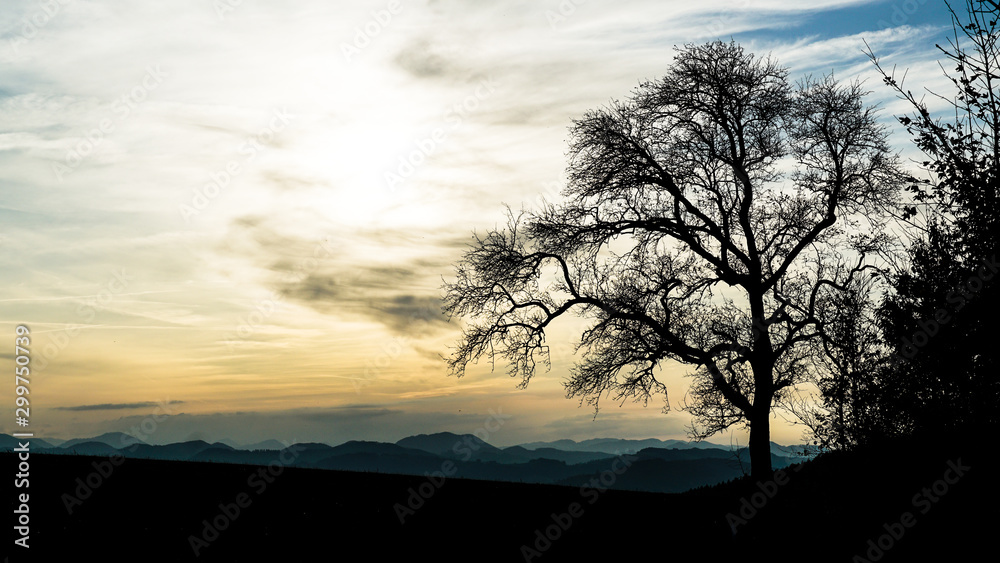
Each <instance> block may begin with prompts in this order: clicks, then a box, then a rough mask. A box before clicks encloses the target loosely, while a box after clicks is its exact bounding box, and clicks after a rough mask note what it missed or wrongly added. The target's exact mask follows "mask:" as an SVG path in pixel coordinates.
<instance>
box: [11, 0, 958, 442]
mask: <svg viewBox="0 0 1000 563" xmlns="http://www.w3.org/2000/svg"><path fill="white" fill-rule="evenodd" d="M951 31H952V28H951V21H950V16H949V14H948V13H947V10H946V8H945V6H944V4H943V3H942V2H936V1H934V0H898V1H876V2H858V1H850V0H820V1H816V2H810V3H805V2H791V1H779V0H702V1H699V2H680V1H673V0H670V1H662V0H624V1H622V0H617V1H615V2H611V1H606V0H586V1H584V0H562V1H561V2H559V1H556V0H536V1H527V0H523V1H520V0H515V1H499V0H475V1H474V0H413V1H409V0H391V1H386V0H375V1H371V2H368V1H365V2H360V1H358V2H354V1H352V2H325V1H320V0H292V1H285V2H280V3H279V2H265V1H263V0H174V1H171V2H169V3H159V2H156V3H154V2H128V1H125V0H100V1H98V0H94V1H89V0H46V1H42V2H37V1H22V0H5V2H3V4H2V5H0V77H2V81H0V192H2V195H3V199H2V201H0V261H2V262H0V287H2V288H3V290H4V291H3V294H2V295H0V331H6V332H7V334H8V336H7V337H2V336H0V361H3V362H8V363H10V364H11V365H13V362H14V337H15V334H14V332H15V328H16V327H17V326H18V325H25V326H27V327H28V328H29V329H30V331H31V334H30V337H31V342H30V354H31V358H32V364H31V368H32V369H31V383H30V393H31V394H30V406H31V418H30V430H31V431H33V432H35V435H36V437H40V438H45V437H52V438H60V439H69V438H74V437H89V436H95V435H97V434H100V433H103V432H109V431H124V432H130V433H132V434H133V435H136V436H138V437H140V438H141V439H143V440H145V441H147V442H149V443H154V444H158V443H169V442H174V441H180V440H191V439H204V440H208V441H216V440H219V439H223V438H226V439H230V440H234V441H236V442H239V443H252V442H256V441H261V440H265V439H270V438H275V439H280V440H286V441H297V442H306V441H315V442H326V443H330V444H334V445H335V444H339V443H342V442H344V441H347V440H378V441H396V440H399V439H401V438H403V437H406V436H409V435H413V434H420V433H432V432H439V431H449V432H455V433H459V434H463V433H475V432H479V435H480V436H481V437H485V438H486V439H487V441H489V442H490V443H493V444H494V445H499V446H507V445H513V444H518V443H523V442H529V441H535V440H554V439H560V438H571V439H576V440H582V439H587V438H595V437H606V436H613V437H622V438H650V437H652V438H661V439H670V438H674V439H686V437H687V427H688V425H689V424H690V422H691V419H690V416H689V415H688V414H687V413H686V412H684V411H683V410H682V409H681V406H682V403H683V399H684V395H685V392H686V390H687V386H688V383H689V381H690V380H689V379H688V378H686V377H685V375H686V374H687V373H690V371H691V366H683V365H679V364H667V365H665V366H664V368H663V372H662V377H661V380H662V381H663V382H664V383H665V384H666V385H667V387H668V394H667V397H666V399H664V397H663V396H657V397H654V398H653V399H651V400H650V402H649V404H648V405H646V406H643V405H642V404H633V403H631V402H627V403H624V404H622V405H619V404H617V403H615V404H612V403H606V404H605V406H603V407H602V409H601V411H600V412H599V413H598V414H597V416H596V417H595V414H594V411H593V409H591V408H590V407H588V406H586V405H583V406H581V405H580V404H579V402H578V400H577V399H567V398H566V397H565V391H564V389H563V387H562V381H563V379H564V378H565V376H566V374H567V373H568V369H569V367H570V366H571V365H572V363H573V361H574V356H573V344H574V343H575V342H576V340H577V338H578V337H579V330H580V329H581V328H582V327H583V326H585V324H584V323H585V319H569V320H566V321H565V322H560V323H557V324H556V325H554V326H553V327H552V331H551V332H550V333H549V334H548V340H549V344H550V345H551V347H552V369H551V371H549V372H544V371H541V372H539V373H538V374H537V375H536V376H535V377H534V378H533V379H532V381H531V383H530V384H529V385H528V386H527V388H526V389H517V388H516V384H517V383H518V381H519V380H516V379H511V378H510V377H509V376H508V375H507V374H506V369H505V368H506V366H505V365H503V364H502V363H498V364H497V366H496V369H495V370H491V369H490V365H489V363H488V362H485V363H481V364H480V365H478V366H471V367H470V369H469V370H468V373H467V374H466V376H465V377H463V378H456V377H454V376H449V375H448V372H447V367H446V364H445V362H444V360H443V359H442V356H447V355H448V354H449V348H450V347H453V346H455V344H456V343H457V341H458V338H459V336H460V334H461V326H462V322H463V321H462V320H461V319H450V320H449V319H448V318H447V317H445V316H443V315H442V314H441V297H442V291H443V290H442V285H443V283H444V282H445V281H446V280H448V279H450V277H451V276H452V275H453V274H454V264H455V262H456V261H457V260H458V259H459V258H460V257H461V255H462V253H463V251H464V250H465V249H467V248H468V245H469V243H470V242H471V241H472V235H473V233H474V232H483V231H485V230H486V229H489V228H492V227H495V226H497V225H498V224H502V223H503V222H504V205H505V204H507V205H510V206H511V207H513V208H515V209H517V208H524V209H528V210H530V209H532V208H534V206H537V205H538V202H540V201H541V199H540V198H541V197H546V198H547V199H549V200H551V201H558V198H559V191H560V189H561V188H562V186H563V185H564V183H565V177H564V170H565V168H566V149H567V139H568V132H569V127H570V125H571V124H572V122H573V120H574V119H577V118H580V117H582V115H583V114H584V113H585V112H586V111H588V110H591V109H597V108H599V107H601V106H603V105H605V104H607V103H609V102H610V101H611V100H612V99H622V98H625V97H627V96H628V94H629V92H630V91H631V90H632V89H633V88H634V87H635V86H637V85H638V84H639V82H641V81H643V80H646V79H654V78H657V77H659V76H661V75H662V74H664V72H665V70H666V69H667V68H668V66H669V65H670V63H671V60H672V58H673V56H674V55H675V50H674V48H675V46H680V45H684V44H688V43H704V42H707V41H711V40H714V39H723V40H727V41H728V40H730V39H732V40H735V41H737V42H739V43H740V44H741V45H742V46H743V47H744V48H745V49H747V50H748V51H751V52H753V53H755V54H758V55H761V56H763V55H770V56H772V57H773V58H775V59H776V60H777V61H778V62H779V63H780V64H782V65H783V66H786V67H787V68H788V69H789V72H790V77H792V78H793V79H797V78H800V77H803V76H806V75H809V74H812V75H813V76H820V75H823V74H828V73H831V72H833V73H834V76H835V77H836V78H838V79H840V80H852V79H855V78H857V79H862V80H866V82H865V85H866V87H867V89H868V90H871V94H870V95H869V96H868V97H867V98H866V101H867V102H868V103H871V104H880V105H881V107H882V111H883V113H882V117H883V119H884V121H885V122H886V123H887V124H889V125H890V126H893V127H894V129H893V133H892V141H893V143H894V146H895V148H897V149H898V150H899V151H900V152H901V153H902V154H903V155H904V156H907V157H911V158H915V155H914V152H913V148H912V146H911V143H910V142H909V140H908V138H907V136H906V134H905V132H904V131H900V130H899V127H898V126H895V124H894V122H893V119H892V116H893V115H899V114H902V113H905V112H907V110H908V108H907V106H906V105H905V104H904V103H902V102H901V101H899V100H897V99H895V97H894V95H893V93H892V92H891V91H890V90H889V89H888V88H887V87H885V86H884V85H883V84H882V83H881V81H880V80H879V78H878V76H877V75H876V73H875V69H874V67H873V65H872V64H871V62H870V61H869V60H868V58H867V56H866V55H865V53H864V51H865V41H867V44H868V45H869V46H870V47H871V48H872V49H873V50H874V52H875V53H876V54H877V55H878V56H879V58H880V59H881V61H882V63H883V66H885V67H887V68H892V67H893V66H895V67H896V68H897V69H899V70H900V72H902V71H903V70H906V72H907V74H906V80H907V84H908V85H910V84H912V85H913V88H914V89H915V90H917V89H923V88H924V87H925V86H926V87H931V88H938V91H947V86H946V84H945V83H944V82H943V81H942V77H941V69H940V68H939V66H938V63H937V60H938V58H939V55H940V53H939V52H937V51H936V50H935V48H934V44H935V43H943V42H944V41H946V38H947V36H948V34H949V32H951ZM930 101H932V102H933V100H930ZM0 398H2V399H0V400H2V402H3V403H4V404H2V405H0V412H2V413H3V414H2V416H3V420H2V422H0V431H2V432H5V433H11V432H15V431H18V430H24V429H23V428H19V427H17V426H15V424H14V396H13V393H12V386H5V388H4V390H3V391H2V393H0ZM665 400H666V401H667V403H668V404H669V407H670V409H669V412H666V413H665V412H663V407H664V401H665ZM496 420H500V421H502V424H501V425H499V429H497V426H498V425H497V424H496V423H495V421H496ZM491 421H494V422H491ZM486 428H490V429H493V430H492V431H490V430H484V429H486ZM772 439H773V440H774V441H777V442H779V443H785V444H791V443H798V442H800V441H801V439H802V427H801V426H798V425H795V424H792V423H791V422H789V421H787V420H785V419H784V418H782V417H780V416H779V417H776V418H774V419H773V420H772ZM712 440H713V441H716V442H718V443H726V444H731V443H736V444H741V445H745V444H746V440H747V437H746V433H745V432H743V431H733V432H730V433H727V434H723V435H718V436H716V437H714V438H712Z"/></svg>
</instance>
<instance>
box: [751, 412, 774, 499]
mask: <svg viewBox="0 0 1000 563" xmlns="http://www.w3.org/2000/svg"><path fill="white" fill-rule="evenodd" d="M770 412H771V409H769V408H760V407H759V406H758V405H754V413H753V415H752V416H751V418H750V476H751V477H753V478H754V479H755V480H757V481H767V480H770V479H771V476H772V473H773V471H772V469H771V424H770V423H771V421H770Z"/></svg>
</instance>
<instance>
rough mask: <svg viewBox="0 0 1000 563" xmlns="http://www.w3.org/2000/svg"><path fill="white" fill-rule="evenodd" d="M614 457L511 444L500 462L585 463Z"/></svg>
mask: <svg viewBox="0 0 1000 563" xmlns="http://www.w3.org/2000/svg"><path fill="white" fill-rule="evenodd" d="M610 457H614V456H613V454H606V453H602V452H573V451H564V450H559V449H556V448H537V449H534V450H529V449H527V448H525V447H524V446H511V447H509V448H504V449H503V458H504V459H503V461H502V463H525V462H528V461H531V460H534V459H553V460H557V461H563V462H566V463H567V464H570V465H572V464H575V463H586V462H588V461H594V460H597V459H607V458H610Z"/></svg>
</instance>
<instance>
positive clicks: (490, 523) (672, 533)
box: [0, 435, 998, 563]
mask: <svg viewBox="0 0 1000 563" xmlns="http://www.w3.org/2000/svg"><path fill="white" fill-rule="evenodd" d="M993 439H995V437H994V435H984V436H982V437H981V438H980V439H964V440H962V442H961V443H946V442H934V443H918V442H911V443H897V444H894V445H892V446H891V447H886V448H881V449H879V450H877V451H874V452H865V453H861V454H858V453H852V454H834V455H827V456H822V457H821V458H820V459H818V460H817V461H815V462H810V463H808V464H804V465H802V466H800V467H801V470H799V471H795V470H794V469H792V470H789V471H787V482H785V483H784V484H781V485H775V486H773V487H770V486H769V487H765V488H766V489H767V490H768V491H770V492H771V494H772V497H771V498H767V496H766V493H765V492H764V491H762V489H761V488H760V487H758V485H757V484H756V483H754V482H752V481H750V480H749V479H747V480H743V481H738V482H730V483H726V484H723V485H720V486H717V487H713V488H707V489H700V490H696V491H691V492H688V493H684V494H679V495H665V494H652V493H635V492H627V491H606V492H604V493H600V492H598V491H597V490H596V489H588V490H586V491H585V492H584V493H583V494H581V489H580V488H574V487H560V486H549V485H529V484H515V483H498V482H488V481H471V480H459V479H451V478H446V479H445V480H444V482H443V483H440V486H434V484H433V483H431V482H430V481H429V480H428V479H427V478H424V477H413V476H402V475H383V474H373V473H349V472H337V471H325V470H311V469H301V468H284V469H282V470H281V474H280V475H277V476H275V477H272V481H271V482H270V483H268V482H267V481H266V480H264V478H262V477H261V476H260V475H259V474H258V472H259V471H261V468H260V467H257V466H239V465H227V464H210V463H194V462H173V461H152V460H141V459H127V460H124V462H123V463H122V464H121V465H120V466H118V467H114V469H113V470H112V471H111V473H110V474H109V475H108V476H106V477H103V476H102V477H101V479H100V482H99V484H98V485H97V486H96V487H94V488H93V490H92V492H91V494H90V495H89V497H88V498H86V499H82V500H81V503H79V504H78V503H76V502H73V503H72V504H73V506H72V509H73V512H72V514H69V513H68V511H67V508H66V501H67V499H69V496H67V497H63V495H64V494H65V495H74V494H77V493H78V492H81V493H84V495H85V493H86V492H87V491H86V489H80V490H79V491H77V489H78V488H79V487H80V485H79V482H78V481H77V479H80V480H81V481H83V482H86V480H87V479H88V477H89V478H90V481H91V484H96V483H98V479H97V477H95V475H100V472H99V468H103V469H104V470H105V472H106V471H107V469H108V467H109V465H100V464H101V463H102V462H106V463H108V464H110V462H108V461H107V458H96V457H84V456H65V455H60V456H46V455H38V454H36V455H32V456H31V459H30V463H31V469H30V473H31V475H30V483H31V486H30V488H29V489H27V490H28V491H29V494H30V495H31V497H30V516H31V522H30V526H31V534H30V539H29V542H30V545H31V548H30V549H29V550H23V549H21V548H18V547H15V546H13V539H14V537H16V536H15V535H14V534H15V532H13V530H12V526H13V524H11V526H9V527H8V528H7V529H8V534H11V535H10V536H9V539H8V540H7V541H6V542H4V543H5V547H4V549H3V550H2V552H4V553H5V554H9V555H10V561H22V560H24V561H55V560H56V559H54V557H57V556H61V557H66V558H69V557H73V558H74V559H75V558H78V557H82V556H84V555H97V556H100V557H101V559H100V560H101V561H186V560H195V559H197V560H207V561H266V560H270V558H272V557H274V558H281V560H287V559H288V558H291V557H296V556H309V555H310V554H313V553H315V554H316V555H317V556H319V557H312V556H310V557H309V558H308V560H341V559H348V560H356V559H361V558H363V559H366V560H375V561H389V560H400V559H402V560H409V559H411V558H413V557H414V556H416V555H419V554H427V555H430V556H431V558H432V559H433V560H434V561H525V560H526V559H525V556H524V553H522V546H527V547H530V548H533V549H536V550H537V553H533V554H532V553H529V554H528V555H529V556H532V557H531V559H530V560H531V561H540V562H543V563H546V562H550V561H600V560H608V559H614V560H622V561H631V560H648V559H650V556H652V559H653V560H666V561H672V560H683V559H696V560H699V561H731V560H734V559H735V558H745V557H748V556H753V557H754V558H755V559H760V560H767V561H844V562H849V561H852V560H853V558H854V556H860V557H865V559H864V560H871V561H874V560H875V559H868V557H867V555H866V551H867V550H868V549H870V545H869V544H868V540H869V539H871V540H872V541H873V542H875V543H876V544H877V542H878V541H879V537H880V536H881V535H883V534H888V533H889V532H887V531H886V529H885V528H884V526H883V525H884V524H889V525H890V528H892V529H895V530H896V532H897V534H898V535H899V536H900V537H899V539H893V541H892V546H891V547H890V548H889V549H888V550H886V552H885V553H884V555H883V556H882V557H880V558H879V559H878V561H880V562H884V561H931V560H938V559H941V560H948V561H974V560H980V557H979V556H978V548H982V547H984V546H989V545H990V544H991V542H992V533H993V529H994V527H995V524H994V523H993V516H992V514H994V513H995V510H996V508H997V506H998V502H997V501H998V496H997V492H996V486H995V480H994V478H993V468H992V467H991V465H990V464H989V461H990V460H991V459H992V452H991V451H990V448H991V446H990V444H991V442H992V440H993ZM959 459H960V460H961V464H962V465H963V466H966V467H968V468H969V469H967V470H964V471H965V474H964V475H963V476H961V477H958V476H957V475H956V474H955V473H954V471H953V472H952V473H949V474H947V477H949V478H950V479H952V480H953V481H955V482H953V483H952V484H950V485H948V491H947V492H946V493H944V494H940V495H938V494H935V492H934V490H933V486H934V483H935V481H938V480H941V479H944V478H945V477H946V470H947V469H948V468H949V464H948V462H949V461H951V462H952V463H954V464H956V466H957V464H958V463H959V462H958V460H959ZM95 462H96V463H98V464H99V467H98V468H95V466H94V465H93V464H94V463H95ZM16 463H17V462H16V459H15V456H14V455H13V454H10V453H4V454H0V467H5V468H7V471H9V472H10V473H9V479H10V480H9V481H8V483H9V484H8V487H7V488H8V491H9V494H10V495H11V496H10V497H9V498H11V506H12V510H13V509H14V508H16V503H14V500H15V499H14V494H15V492H23V491H24V490H25V489H17V490H15V489H13V487H12V484H13V477H14V474H15V473H16V472H17V471H16ZM273 469H274V470H275V471H277V469H278V466H277V465H275V466H274V467H273ZM609 469H610V465H609ZM619 469H621V466H619ZM255 475H256V477H255ZM611 475H613V473H609V474H606V475H605V478H606V479H610V476H611ZM421 486H423V492H424V493H425V496H427V494H429V498H427V499H425V500H424V501H423V505H422V506H420V507H419V508H417V509H416V510H415V511H414V512H413V513H412V514H407V515H406V518H405V523H404V524H401V523H400V521H399V518H398V516H397V513H396V511H395V510H394V505H396V504H397V503H399V504H400V505H406V503H407V499H408V497H409V496H410V492H409V491H410V489H414V490H416V489H419V488H420V487H421ZM925 487H929V491H930V495H931V496H925V494H924V493H923V492H922V489H923V488H925ZM88 488H90V487H88ZM941 488H942V487H941V486H940V485H939V486H938V492H941ZM757 491H761V494H760V495H758V496H757V497H753V493H754V492H757ZM240 494H245V495H246V496H245V497H239V495H240ZM84 495H81V496H84ZM914 497H916V498H914ZM742 498H746V499H747V501H748V503H751V504H752V501H757V503H758V504H759V505H760V508H757V509H756V513H755V514H753V515H751V516H750V517H749V518H747V520H746V523H745V524H743V523H737V524H738V525H737V526H736V530H737V533H736V534H735V535H734V534H733V533H732V529H731V526H730V524H729V523H727V517H726V515H727V513H732V514H733V515H734V516H740V513H739V512H740V508H741V506H742V505H741V499H742ZM932 498H936V499H937V500H936V501H934V500H931V499H932ZM765 499H766V500H765ZM238 500H243V501H244V505H245V506H243V507H241V508H240V509H239V514H238V515H236V516H235V518H231V517H226V516H224V514H223V512H224V511H223V509H220V507H219V505H220V504H223V505H225V506H227V511H228V512H229V513H230V514H231V515H233V514H235V511H234V510H233V506H237V505H238V504H237V501H238ZM247 501H249V502H247ZM573 503H579V507H580V509H582V513H581V512H580V510H577V511H576V515H574V514H573V513H572V512H571V510H570V508H571V506H572V504H573ZM925 508H926V509H927V511H926V513H925V514H924V513H921V510H922V509H925ZM904 512H911V513H912V514H913V517H914V521H912V522H910V521H909V520H907V522H909V523H911V524H912V527H905V526H903V525H902V524H900V526H899V527H895V528H894V527H893V526H892V525H893V524H894V523H898V522H900V517H901V515H902V514H903V513H904ZM553 514H555V515H556V516H557V517H558V519H559V520H561V521H562V524H563V527H564V528H566V529H565V530H562V529H558V530H559V531H558V539H556V540H555V541H551V540H549V541H548V543H546V541H542V540H538V534H539V533H541V534H543V535H544V534H545V532H546V530H548V532H549V533H550V535H552V536H556V535H557V534H556V530H557V528H556V526H558V524H557V523H555V522H554V521H553V517H552V515H553ZM748 514H750V513H749V512H745V513H744V516H746V515H748ZM563 515H565V516H563ZM8 518H9V519H10V520H9V521H10V522H13V520H14V518H15V515H13V514H12V513H8ZM205 521H208V522H209V523H213V522H214V523H216V524H217V525H218V526H219V527H224V528H225V529H223V530H221V531H219V532H218V536H217V537H214V536H213V535H212V532H211V531H209V532H208V533H206V532H205ZM733 522H735V521H733ZM536 530H537V531H540V532H536ZM900 530H902V533H901V534H899V531H900ZM191 536H194V537H198V538H199V539H200V540H202V541H205V543H206V544H207V545H204V544H199V552H200V555H199V556H198V557H195V551H194V550H193V549H192V546H191V540H190V537H191ZM213 538H214V539H213ZM208 540H211V541H208ZM536 542H538V543H536ZM882 543H883V546H887V545H889V541H888V536H887V537H886V538H883V539H882ZM542 548H545V549H542ZM26 554H29V555H30V557H25V555H26ZM647 554H648V555H647ZM874 554H875V555H877V553H874ZM860 560H861V559H858V561H860Z"/></svg>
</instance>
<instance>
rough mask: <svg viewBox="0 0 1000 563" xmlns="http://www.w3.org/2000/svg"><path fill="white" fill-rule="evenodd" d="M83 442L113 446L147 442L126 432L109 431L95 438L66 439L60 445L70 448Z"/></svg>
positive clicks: (119, 446) (121, 446)
mask: <svg viewBox="0 0 1000 563" xmlns="http://www.w3.org/2000/svg"><path fill="white" fill-rule="evenodd" d="M82 442H100V443H102V444H107V445H109V446H111V447H113V448H126V447H129V446H131V445H133V444H139V445H143V444H145V442H143V441H142V440H140V439H138V438H136V437H135V436H130V435H128V434H125V433H124V432H107V433H104V434H101V435H100V436H94V437H93V438H74V439H72V440H66V441H65V442H63V443H62V444H60V445H59V447H61V448H70V447H72V446H75V445H77V444H79V443H82Z"/></svg>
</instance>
